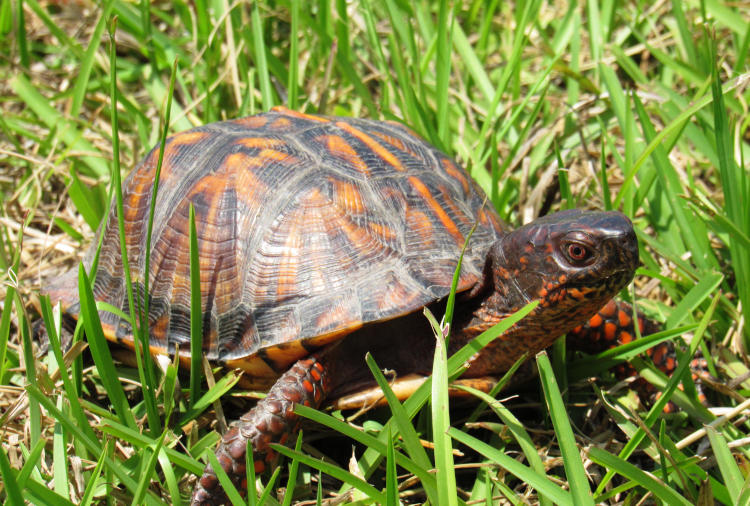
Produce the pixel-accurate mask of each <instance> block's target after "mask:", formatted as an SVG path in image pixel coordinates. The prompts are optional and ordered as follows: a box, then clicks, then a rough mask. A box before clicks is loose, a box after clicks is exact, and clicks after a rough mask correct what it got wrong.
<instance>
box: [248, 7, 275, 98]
mask: <svg viewBox="0 0 750 506" xmlns="http://www.w3.org/2000/svg"><path fill="white" fill-rule="evenodd" d="M251 9H252V10H251V13H250V24H251V26H252V33H253V49H254V51H255V68H256V69H258V80H259V81H260V96H261V101H262V104H263V110H264V111H267V110H269V109H270V108H271V107H273V105H274V99H273V95H272V94H271V76H270V74H269V72H268V62H267V60H266V44H265V42H264V40H263V23H262V22H261V20H260V10H259V8H258V2H253V6H252V8H251Z"/></svg>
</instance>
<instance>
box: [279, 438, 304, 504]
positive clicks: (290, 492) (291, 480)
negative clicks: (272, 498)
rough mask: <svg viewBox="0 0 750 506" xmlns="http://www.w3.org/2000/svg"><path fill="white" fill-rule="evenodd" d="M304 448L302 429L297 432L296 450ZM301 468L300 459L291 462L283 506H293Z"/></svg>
mask: <svg viewBox="0 0 750 506" xmlns="http://www.w3.org/2000/svg"><path fill="white" fill-rule="evenodd" d="M301 448H302V431H299V432H298V433H297V442H296V443H295V444H294V451H295V452H297V453H299V452H300V449H301ZM298 469H299V461H298V460H297V459H294V458H293V459H292V462H291V463H290V464H289V477H288V478H287V480H286V493H285V494H284V500H283V501H282V502H281V506H291V504H292V497H293V496H294V485H295V484H296V483H297V470H298Z"/></svg>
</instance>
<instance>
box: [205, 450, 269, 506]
mask: <svg viewBox="0 0 750 506" xmlns="http://www.w3.org/2000/svg"><path fill="white" fill-rule="evenodd" d="M206 455H207V456H208V463H209V464H211V467H212V468H213V469H214V472H215V473H216V477H217V478H218V479H219V484H220V485H221V488H223V489H224V493H225V494H226V495H227V497H228V498H229V501H230V502H231V503H232V504H245V501H243V500H242V496H240V493H239V492H238V491H237V487H235V486H234V484H233V483H232V480H231V479H230V478H229V476H227V473H226V471H224V468H222V467H221V464H220V463H219V459H217V458H216V455H214V453H213V452H211V451H207V452H206ZM277 469H278V468H277Z"/></svg>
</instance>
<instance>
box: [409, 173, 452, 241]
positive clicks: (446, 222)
mask: <svg viewBox="0 0 750 506" xmlns="http://www.w3.org/2000/svg"><path fill="white" fill-rule="evenodd" d="M409 183H410V184H411V185H412V186H413V187H414V189H415V190H417V192H418V193H419V194H420V195H421V196H422V198H423V199H424V200H425V202H427V205H429V206H430V209H432V212H434V213H435V215H436V216H437V217H438V219H439V220H440V222H441V223H442V224H443V227H445V230H446V231H448V233H449V234H450V235H451V236H453V238H454V239H455V240H456V243H457V244H459V245H463V243H464V236H463V234H461V232H460V231H459V230H458V227H456V224H455V223H453V220H451V218H450V216H448V214H447V213H446V212H445V210H444V209H443V208H442V207H441V206H440V204H439V203H438V202H437V200H435V197H433V196H432V193H430V190H429V189H427V187H426V186H425V185H424V183H423V182H422V181H421V180H420V179H419V178H417V177H414V176H411V177H409Z"/></svg>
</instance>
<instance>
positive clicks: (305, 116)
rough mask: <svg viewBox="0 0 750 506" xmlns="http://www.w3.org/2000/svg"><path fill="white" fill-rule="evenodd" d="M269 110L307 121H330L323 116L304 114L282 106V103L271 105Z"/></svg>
mask: <svg viewBox="0 0 750 506" xmlns="http://www.w3.org/2000/svg"><path fill="white" fill-rule="evenodd" d="M271 110H272V111H273V112H277V113H279V114H283V115H284V116H290V117H292V118H299V119H306V120H308V121H316V122H318V123H330V121H331V120H329V119H328V118H326V117H325V116H313V115H310V114H305V113H303V112H299V111H293V110H292V109H288V108H286V107H284V106H283V105H277V106H276V107H272V108H271Z"/></svg>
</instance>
